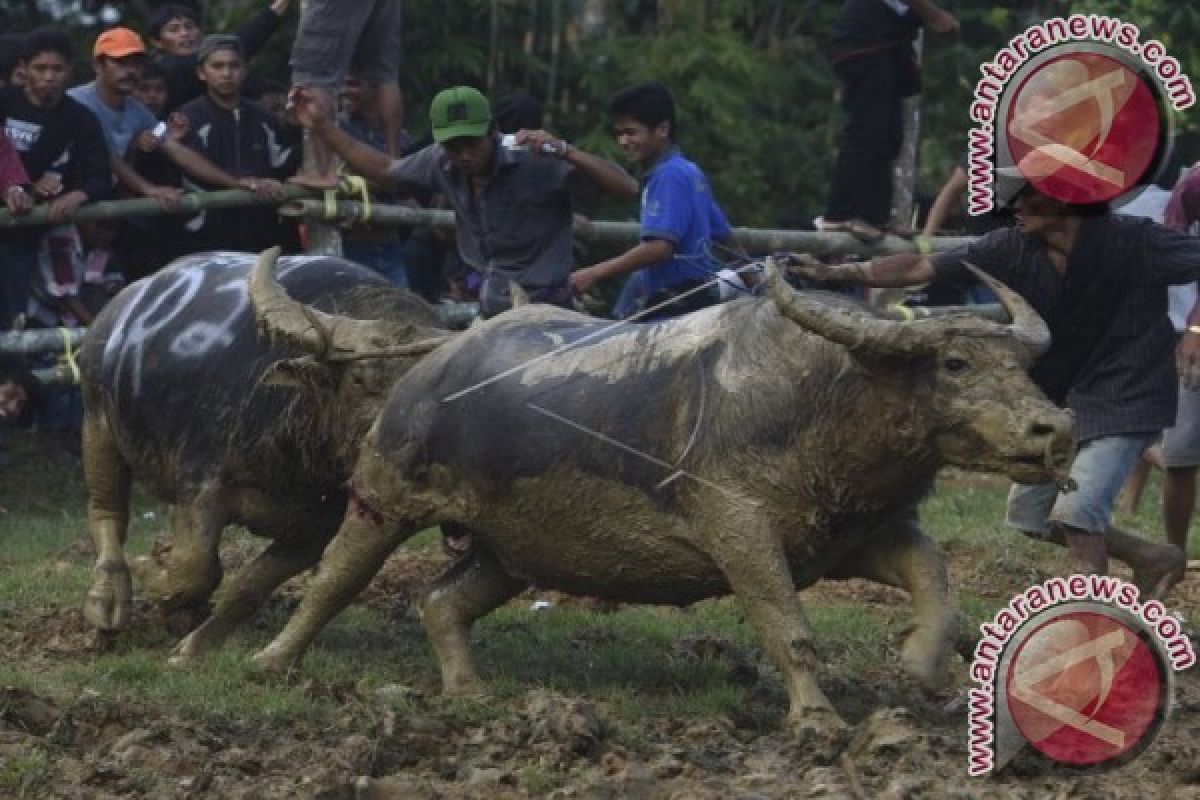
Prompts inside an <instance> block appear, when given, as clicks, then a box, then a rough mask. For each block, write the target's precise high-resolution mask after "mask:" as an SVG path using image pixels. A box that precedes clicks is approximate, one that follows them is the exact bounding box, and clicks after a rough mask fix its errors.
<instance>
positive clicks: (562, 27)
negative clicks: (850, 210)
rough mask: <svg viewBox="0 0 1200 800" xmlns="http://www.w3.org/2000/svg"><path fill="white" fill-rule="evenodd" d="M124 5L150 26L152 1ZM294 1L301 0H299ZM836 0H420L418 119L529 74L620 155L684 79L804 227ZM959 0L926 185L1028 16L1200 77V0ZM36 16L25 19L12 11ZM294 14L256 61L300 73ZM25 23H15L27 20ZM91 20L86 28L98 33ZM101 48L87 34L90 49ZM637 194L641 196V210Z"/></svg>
mask: <svg viewBox="0 0 1200 800" xmlns="http://www.w3.org/2000/svg"><path fill="white" fill-rule="evenodd" d="M263 2H265V0H253V1H251V0H211V1H210V2H209V3H207V5H206V22H207V23H208V26H209V28H210V29H229V28H231V27H235V26H236V25H237V24H238V23H239V22H241V21H242V20H244V19H245V18H246V17H247V16H248V15H249V14H251V13H253V12H254V11H255V10H257V9H258V8H261V7H262V3H263ZM118 5H121V6H122V7H123V10H124V11H125V12H126V24H128V23H129V22H130V21H132V23H133V24H134V26H135V27H139V26H140V17H141V15H142V14H144V13H146V12H147V11H148V6H149V5H150V4H149V3H146V2H131V3H124V4H120V3H118ZM295 5H297V6H298V5H299V0H296V2H295ZM838 5H839V4H838V3H835V2H829V0H450V1H448V0H405V18H406V36H405V48H406V51H405V66H404V69H403V74H402V85H403V87H404V90H405V93H406V96H407V97H408V99H409V108H410V114H409V120H410V127H411V128H412V130H413V132H414V133H415V134H416V135H417V136H418V137H419V136H421V135H422V134H423V133H425V132H426V130H427V120H426V116H425V108H426V106H427V103H428V101H429V99H430V98H431V97H432V96H433V94H434V93H435V92H436V91H437V90H438V89H439V88H442V87H445V86H447V85H452V84H456V83H469V84H473V85H476V86H479V87H481V88H483V89H485V90H487V91H488V92H489V93H490V94H491V96H492V97H493V98H498V97H500V96H502V95H504V94H506V93H507V92H509V91H511V90H513V89H517V88H521V89H525V90H527V91H530V92H531V93H532V94H534V95H535V96H537V97H539V98H541V99H542V100H543V101H544V102H545V104H546V110H547V117H548V125H549V126H550V127H552V128H553V129H554V130H556V131H557V132H560V133H562V134H563V135H565V136H567V137H569V138H571V139H572V140H574V141H576V142H578V143H579V144H580V145H582V146H584V147H587V148H589V149H592V150H595V151H599V152H606V153H609V154H611V155H617V151H616V148H615V146H614V144H613V142H612V140H611V137H610V136H609V132H608V120H607V119H606V116H605V107H606V104H607V99H608V97H609V96H610V95H611V94H612V93H613V92H614V91H616V90H617V89H618V88H620V87H622V86H624V85H626V84H629V83H632V82H635V81H639V80H646V79H651V78H653V79H657V80H660V81H662V82H663V83H665V84H667V85H668V86H670V87H671V89H672V90H673V91H674V93H675V97H676V103H677V106H678V115H679V123H680V132H681V136H680V141H681V144H682V146H683V148H684V150H685V152H686V153H687V154H688V155H689V156H690V157H691V158H693V159H694V160H696V161H697V162H698V163H699V164H701V166H702V167H703V168H704V169H705V171H706V172H707V173H708V174H709V176H710V178H711V179H712V183H713V185H714V188H715V190H716V193H717V196H718V198H719V199H720V200H721V202H722V204H723V205H724V206H725V207H726V208H727V210H728V211H729V213H730V216H731V217H732V218H733V219H734V220H735V222H736V223H738V224H745V225H755V226H783V227H804V226H807V225H808V224H809V222H810V220H811V219H812V217H814V216H816V215H817V214H819V213H820V212H821V209H822V206H823V204H824V201H825V194H826V192H827V188H828V185H829V179H830V173H831V169H832V165H833V161H834V157H835V154H836V143H837V137H838V130H839V127H840V125H841V118H840V113H839V109H838V106H837V85H836V81H835V80H834V78H833V74H832V72H831V70H830V67H829V64H828V59H827V55H826V53H827V48H828V31H829V29H830V25H831V23H832V21H833V18H834V16H835V15H836V13H837V10H838ZM946 5H947V6H948V7H949V8H950V9H951V10H953V11H954V13H955V14H956V15H957V16H958V17H959V19H960V21H961V23H962V31H961V33H960V34H959V35H958V36H956V37H952V38H942V37H936V36H930V37H927V38H926V41H925V46H924V64H923V69H922V77H923V83H924V90H923V93H922V100H921V109H922V116H921V147H920V156H919V157H920V164H919V185H920V191H921V193H922V194H924V195H926V196H927V195H929V194H932V193H933V192H935V191H936V190H937V188H938V186H939V185H940V183H941V181H942V180H943V179H944V177H945V176H946V175H947V174H948V172H949V171H950V169H951V167H952V166H953V164H954V163H955V162H956V161H957V159H958V158H959V157H960V156H961V154H962V152H963V149H964V147H965V141H966V132H967V129H968V127H969V125H970V122H969V120H968V118H967V108H968V106H969V101H970V97H971V92H972V90H973V88H974V85H975V82H976V81H977V80H978V78H979V71H978V69H979V64H980V63H982V62H983V61H985V60H989V59H990V58H991V57H992V56H993V55H994V54H995V52H996V51H997V49H999V48H1000V47H1002V46H1003V45H1004V43H1005V42H1006V41H1007V40H1008V39H1009V38H1010V37H1011V36H1012V35H1013V34H1014V33H1016V32H1018V31H1020V30H1022V29H1024V28H1025V27H1027V26H1028V25H1030V24H1032V23H1033V22H1035V21H1037V20H1039V19H1044V18H1046V17H1049V16H1059V15H1061V16H1067V15H1069V14H1070V13H1073V12H1076V11H1083V12H1096V13H1103V14H1109V15H1116V16H1120V17H1121V18H1122V19H1124V20H1125V21H1128V22H1132V23H1134V24H1137V25H1138V26H1139V27H1141V28H1142V30H1143V38H1151V37H1156V38H1159V39H1160V40H1161V41H1163V42H1164V44H1166V45H1167V47H1168V49H1169V50H1170V52H1171V53H1172V54H1173V55H1174V56H1175V57H1177V58H1179V60H1180V61H1181V62H1182V64H1183V66H1184V67H1185V70H1186V72H1187V74H1189V75H1192V76H1195V77H1196V79H1197V80H1200V50H1197V49H1196V48H1195V47H1194V46H1193V44H1192V43H1193V42H1195V41H1197V40H1198V39H1200V6H1198V5H1196V4H1194V3H1179V2H1172V0H1128V2H1112V1H1111V0H1078V1H1077V2H1072V3H1068V2H1065V0H1034V2H1017V0H1007V2H997V3H965V2H959V3H957V4H956V3H953V2H947V3H946ZM36 6H37V3H35V2H34V0H24V1H22V0H13V2H9V3H7V4H5V5H4V8H7V9H8V11H9V15H10V17H9V22H10V24H9V26H8V27H9V29H10V30H11V29H13V28H14V27H19V25H21V24H28V22H29V20H30V19H31V17H30V15H31V14H33V13H34V11H35V10H36ZM15 12H20V13H22V14H24V16H22V17H20V18H19V19H18V18H16V17H13V16H12V15H13V13H15ZM295 13H296V12H295V11H293V19H292V20H290V21H289V24H288V25H287V26H286V27H285V30H284V32H282V33H281V34H280V35H279V36H277V37H276V38H275V39H274V40H273V42H272V44H271V46H270V47H269V48H268V50H267V52H265V53H264V54H263V55H261V56H260V57H259V58H258V59H257V61H256V62H255V68H256V69H258V70H260V71H263V72H266V73H272V74H273V76H274V77H276V78H278V79H286V76H287V50H288V46H289V44H290V41H291V36H292V32H293V30H294V25H295V20H294V16H295ZM13 23H16V25H14V24H13ZM94 33H95V31H94V30H92V31H91V32H87V31H80V36H81V38H89V39H90V36H92V35H94ZM85 52H86V50H85ZM1196 129H1197V123H1196V121H1195V120H1194V119H1193V118H1192V117H1189V116H1187V115H1184V116H1181V117H1180V118H1179V119H1178V120H1177V130H1178V131H1179V132H1180V133H1182V134H1184V135H1183V136H1182V137H1181V140H1180V146H1179V147H1177V151H1181V152H1180V155H1181V156H1182V157H1183V158H1184V159H1186V160H1187V161H1188V162H1189V163H1190V161H1192V160H1194V159H1195V158H1196V157H1197V156H1198V155H1200V151H1197V149H1196V148H1195V146H1194V144H1193V141H1194V137H1193V134H1194V133H1195V132H1196ZM629 212H630V209H626V213H629Z"/></svg>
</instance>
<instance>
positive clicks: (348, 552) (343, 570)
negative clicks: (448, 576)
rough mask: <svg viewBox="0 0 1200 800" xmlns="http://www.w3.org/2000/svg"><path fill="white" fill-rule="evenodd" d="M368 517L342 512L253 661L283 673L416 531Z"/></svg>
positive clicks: (405, 523) (417, 527)
mask: <svg viewBox="0 0 1200 800" xmlns="http://www.w3.org/2000/svg"><path fill="white" fill-rule="evenodd" d="M419 527H420V526H419V525H415V524H412V523H408V522H404V523H397V522H396V521H394V520H388V519H386V518H385V517H383V516H382V515H376V514H373V513H356V510H355V509H354V508H353V506H352V508H351V511H350V512H349V513H347V514H346V518H345V521H344V522H343V523H342V527H341V529H340V530H339V531H338V533H337V535H336V536H334V537H333V541H332V542H330V544H329V547H328V548H327V549H326V550H325V554H324V556H322V558H321V568H320V570H319V571H318V572H317V577H316V578H315V579H314V580H313V582H312V584H311V585H310V586H309V588H308V592H307V593H306V594H305V595H304V600H303V601H302V602H301V603H300V607H299V608H298V609H297V610H296V613H295V614H293V615H292V618H291V619H290V620H289V621H288V624H287V626H286V627H285V628H284V629H283V631H282V632H281V633H280V634H279V635H278V636H276V637H275V640H274V641H272V642H271V643H270V644H269V645H267V646H266V647H265V648H263V649H262V650H260V651H259V652H258V653H256V654H255V655H254V663H255V664H257V665H258V667H259V668H261V669H264V670H267V671H270V672H282V671H284V670H286V669H287V668H288V667H290V666H291V664H292V663H293V662H295V661H296V660H297V659H298V658H299V657H300V655H301V654H302V653H303V652H304V651H305V649H307V648H308V646H309V644H311V643H312V640H313V639H314V638H316V635H317V634H318V633H320V631H321V629H322V628H323V627H325V624H326V623H327V622H329V620H331V619H333V617H334V616H336V615H337V614H338V612H340V611H341V610H342V609H343V608H345V607H346V606H347V605H349V604H350V601H351V600H353V599H354V598H355V597H356V596H357V595H358V593H359V592H361V591H362V590H363V589H364V588H366V585H367V584H368V583H370V581H371V578H373V577H375V573H377V572H379V569H380V567H382V566H383V562H384V561H386V560H387V557H388V555H390V554H391V552H392V551H393V550H395V549H396V547H397V546H398V545H399V544H400V543H401V542H402V541H404V540H405V539H406V538H408V537H409V536H411V535H412V534H413V533H414V532H416V531H417V530H418V529H419Z"/></svg>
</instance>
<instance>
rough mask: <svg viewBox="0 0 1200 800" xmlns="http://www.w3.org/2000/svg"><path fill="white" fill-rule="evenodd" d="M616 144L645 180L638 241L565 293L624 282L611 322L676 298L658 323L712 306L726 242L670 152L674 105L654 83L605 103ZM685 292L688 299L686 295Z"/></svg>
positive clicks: (723, 229) (707, 196)
mask: <svg viewBox="0 0 1200 800" xmlns="http://www.w3.org/2000/svg"><path fill="white" fill-rule="evenodd" d="M608 113H609V116H610V117H611V118H612V122H613V131H614V133H615V135H616V137H617V143H618V144H619V145H620V146H621V149H622V150H623V151H624V152H625V155H626V156H627V157H628V158H629V159H630V160H631V161H633V162H634V163H635V164H637V165H638V167H639V168H641V169H642V170H643V172H644V173H645V177H644V179H643V188H642V215H641V223H642V232H641V238H642V241H641V243H639V244H638V245H637V246H635V247H633V248H632V249H630V250H627V251H626V252H624V253H622V254H621V255H619V256H617V257H616V258H612V259H609V260H608V261H603V262H601V263H599V264H596V265H594V266H591V267H587V268H585V269H581V270H578V271H576V272H574V273H572V274H571V279H570V281H571V288H572V289H573V290H574V291H576V292H579V293H582V292H585V291H587V290H588V289H590V288H591V287H592V286H594V285H596V284H597V283H598V282H599V281H601V280H604V279H606V278H618V277H623V276H625V275H629V278H628V280H626V282H625V286H624V288H623V289H622V291H621V295H620V297H618V298H617V302H616V304H615V305H614V306H613V316H615V317H617V318H619V319H625V318H626V317H630V316H633V315H634V314H637V313H639V312H641V311H643V310H644V309H647V308H650V307H653V306H655V305H658V304H660V303H663V302H666V301H668V300H670V299H671V298H672V297H679V300H678V301H676V302H674V303H671V304H670V305H669V306H667V307H666V308H664V309H663V310H662V312H661V313H660V314H658V316H666V315H669V314H681V313H685V312H688V311H694V310H696V309H698V308H703V307H704V306H707V305H711V304H712V303H714V302H716V300H717V298H718V296H719V291H718V289H717V287H716V285H715V284H714V285H712V286H707V287H705V288H700V287H702V286H704V284H707V283H709V282H711V281H712V280H713V279H714V277H715V276H716V273H717V271H718V270H719V269H720V268H721V263H720V260H719V259H717V258H715V257H714V256H713V254H712V245H713V243H714V242H721V243H728V242H731V240H732V231H731V229H730V227H729V222H728V221H727V220H726V219H725V214H724V212H723V211H721V207H720V206H718V205H717V203H716V201H715V200H714V199H713V196H712V192H711V190H710V189H709V186H708V179H707V178H706V177H705V176H704V173H703V172H702V171H701V170H700V168H699V167H697V166H696V165H695V164H693V163H692V162H691V161H688V160H687V159H686V158H684V157H683V155H682V154H681V153H680V152H679V148H678V146H677V145H676V144H675V103H674V100H673V99H672V97H671V93H670V91H668V90H667V88H666V87H665V86H663V85H662V84H660V83H656V82H648V83H641V84H638V85H636V86H632V87H630V88H628V89H625V90H623V91H621V92H618V93H617V94H616V95H615V96H614V97H613V99H612V100H611V101H610V102H609V106H608ZM690 290H691V293H690V294H688V292H689V291H690Z"/></svg>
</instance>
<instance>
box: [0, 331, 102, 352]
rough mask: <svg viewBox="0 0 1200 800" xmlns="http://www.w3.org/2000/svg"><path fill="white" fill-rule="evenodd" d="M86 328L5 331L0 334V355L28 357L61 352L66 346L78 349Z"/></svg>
mask: <svg viewBox="0 0 1200 800" xmlns="http://www.w3.org/2000/svg"><path fill="white" fill-rule="evenodd" d="M85 333H87V329H86V328H38V329H37V330H31V331H7V332H5V333H0V355H6V356H13V355H22V356H24V355H30V354H31V353H44V352H47V351H58V352H62V350H63V349H64V348H65V347H66V346H67V345H69V346H71V347H78V346H79V342H80V341H81V340H82V339H83V335H84V334H85Z"/></svg>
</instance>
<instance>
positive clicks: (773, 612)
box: [701, 514, 845, 736]
mask: <svg viewBox="0 0 1200 800" xmlns="http://www.w3.org/2000/svg"><path fill="white" fill-rule="evenodd" d="M714 517H715V518H716V519H719V520H722V522H723V525H722V529H719V530H714V531H713V532H712V535H710V536H709V537H708V538H709V553H710V554H711V555H712V556H713V557H714V558H715V559H716V562H717V565H718V566H719V567H720V569H721V572H722V573H723V574H724V575H725V579H726V580H727V581H728V582H729V586H730V588H731V589H732V590H733V593H734V594H735V595H736V596H737V598H738V600H739V601H740V602H741V604H742V606H743V607H744V608H745V610H746V616H747V617H748V618H749V620H750V623H751V624H752V625H753V626H754V629H755V630H756V631H757V632H758V635H759V637H760V638H761V639H762V642H763V644H764V645H765V647H766V650H767V655H768V656H769V657H770V658H771V661H772V662H773V663H774V664H775V666H776V668H777V669H778V670H779V672H780V674H781V675H783V679H784V685H785V686H786V687H787V691H788V698H789V700H790V710H789V714H788V717H789V720H790V722H791V724H792V726H793V727H794V728H795V729H796V731H797V733H800V734H802V735H810V734H816V735H818V736H829V735H831V734H840V732H841V731H842V730H843V729H844V728H845V723H843V722H842V720H841V718H840V717H838V715H837V712H836V711H834V709H833V706H832V705H831V704H830V702H829V699H828V698H826V697H825V693H824V692H822V691H821V687H820V686H819V685H818V684H817V677H816V672H817V666H818V664H819V660H818V658H817V652H816V648H815V646H814V644H813V636H812V630H811V629H810V628H809V625H808V621H807V620H806V619H805V616H804V609H803V608H802V607H801V605H800V599H799V596H798V594H797V592H796V588H795V584H794V583H793V581H792V576H791V573H790V572H789V570H788V565H787V557H786V554H785V552H784V549H783V542H782V541H781V539H780V537H779V536H778V535H777V534H776V533H775V532H774V531H771V530H770V529H769V528H768V526H767V525H765V524H764V523H761V522H759V521H757V520H754V519H750V520H746V519H745V518H744V517H743V516H742V515H729V514H727V515H724V517H723V516H722V515H720V514H715V515H714ZM701 518H703V517H701ZM731 531H737V535H736V536H735V535H731V534H730V532H731Z"/></svg>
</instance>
